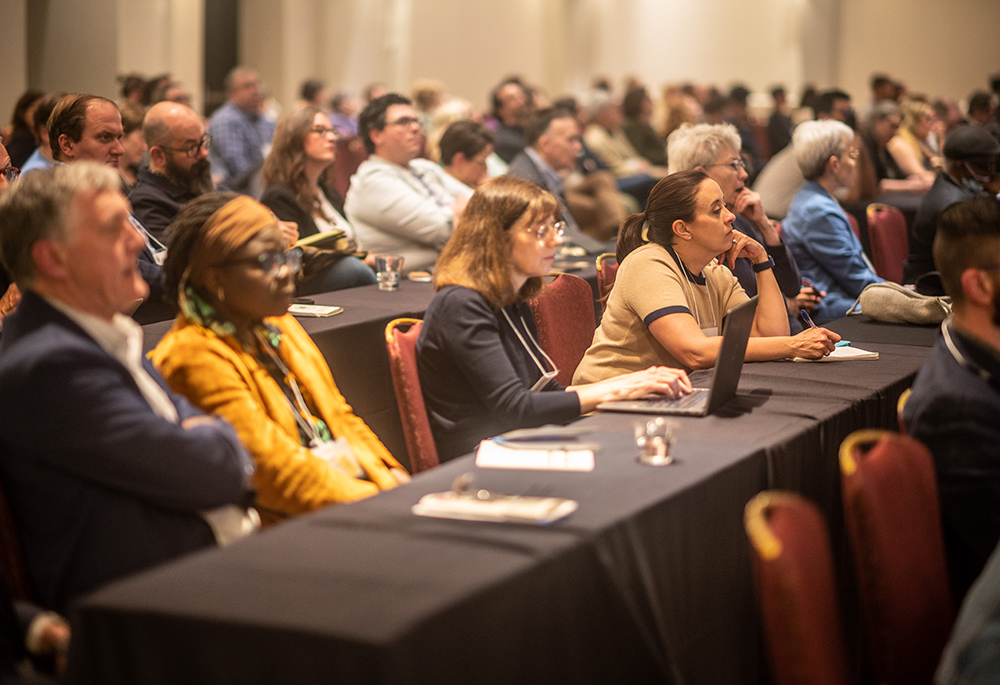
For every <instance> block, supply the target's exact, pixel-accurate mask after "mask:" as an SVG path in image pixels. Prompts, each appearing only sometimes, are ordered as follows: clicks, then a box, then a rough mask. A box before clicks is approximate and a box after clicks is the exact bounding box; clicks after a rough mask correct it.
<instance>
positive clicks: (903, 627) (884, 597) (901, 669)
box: [840, 430, 955, 685]
mask: <svg viewBox="0 0 1000 685" xmlns="http://www.w3.org/2000/svg"><path fill="white" fill-rule="evenodd" d="M840 475H841V484H842V491H843V498H844V519H845V522H846V524H847V533H848V538H849V540H850V543H851V548H852V552H853V555H854V563H855V567H856V569H857V578H858V587H859V595H860V597H861V609H862V616H863V617H864V626H865V633H866V637H867V642H868V650H869V652H870V654H871V659H872V666H873V668H874V670H875V676H876V682H878V683H885V684H886V685H904V684H905V685H917V684H920V683H930V682H932V679H933V676H934V670H935V668H936V667H937V664H938V661H939V660H940V658H941V652H942V650H943V649H944V646H945V643H946V642H947V640H948V635H949V633H950V631H951V627H952V623H953V622H954V619H955V612H954V608H953V604H952V598H951V589H950V588H949V585H948V570H947V565H946V561H945V552H944V539H943V536H942V533H941V514H940V509H939V507H938V493H937V480H936V478H935V474H934V464H933V461H932V459H931V454H930V452H929V451H928V450H927V448H926V447H924V445H922V444H921V443H920V442H918V441H917V440H914V439H913V438H910V437H907V436H905V435H900V434H898V433H893V432H890V431H883V430H861V431H855V432H854V433H851V434H850V435H848V436H847V438H845V439H844V442H843V443H842V444H841V446H840Z"/></svg>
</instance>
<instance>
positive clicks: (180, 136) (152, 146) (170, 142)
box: [128, 102, 215, 241]
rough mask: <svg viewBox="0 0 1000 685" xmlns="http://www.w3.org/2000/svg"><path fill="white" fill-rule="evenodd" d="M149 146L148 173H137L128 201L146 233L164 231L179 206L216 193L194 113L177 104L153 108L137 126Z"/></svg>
mask: <svg viewBox="0 0 1000 685" xmlns="http://www.w3.org/2000/svg"><path fill="white" fill-rule="evenodd" d="M142 134H143V136H144V137H145V138H146V145H148V146H149V169H140V170H139V175H138V180H137V181H136V185H135V188H134V189H133V190H132V192H131V193H130V194H129V196H128V199H129V201H130V202H131V203H132V211H133V212H134V213H135V216H137V217H138V218H139V220H140V221H142V223H143V225H144V226H145V227H146V229H147V230H148V231H149V232H150V233H152V234H153V235H154V236H156V238H157V239H159V240H161V241H164V237H163V232H164V231H165V230H166V228H167V226H169V225H170V222H172V221H173V220H174V217H175V216H177V212H179V211H180V209H181V207H182V206H183V205H184V204H185V203H186V202H188V201H189V200H193V199H194V198H196V197H198V196H199V195H203V194H205V193H208V192H211V191H213V190H215V184H214V183H213V182H212V174H211V167H210V163H209V161H208V149H209V146H210V144H211V140H212V139H211V138H210V137H209V136H208V135H207V134H206V133H205V127H204V126H203V125H202V123H201V118H200V117H199V116H198V115H197V114H195V112H194V110H192V109H191V108H190V107H187V106H185V105H182V104H178V103H176V102H160V103H158V104H155V105H153V106H152V107H151V108H150V109H149V112H147V113H146V118H145V120H144V121H143V124H142Z"/></svg>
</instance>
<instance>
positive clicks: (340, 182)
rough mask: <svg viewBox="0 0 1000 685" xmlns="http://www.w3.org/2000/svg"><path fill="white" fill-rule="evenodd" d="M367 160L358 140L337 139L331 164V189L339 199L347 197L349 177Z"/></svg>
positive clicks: (360, 141)
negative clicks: (335, 153) (338, 194)
mask: <svg viewBox="0 0 1000 685" xmlns="http://www.w3.org/2000/svg"><path fill="white" fill-rule="evenodd" d="M366 159H368V151H367V150H365V146H364V143H363V142H362V140H361V139H360V138H338V139H337V158H336V159H335V160H334V162H333V172H332V176H333V187H334V188H335V189H336V190H337V192H338V193H340V196H341V197H347V189H348V188H349V187H350V186H351V176H353V175H354V172H355V171H357V170H358V167H359V166H361V162H363V161H365V160H366Z"/></svg>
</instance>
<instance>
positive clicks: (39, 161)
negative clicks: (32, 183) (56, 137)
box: [21, 93, 65, 174]
mask: <svg viewBox="0 0 1000 685" xmlns="http://www.w3.org/2000/svg"><path fill="white" fill-rule="evenodd" d="M64 95H65V93H49V94H48V95H46V96H45V97H43V98H42V99H41V101H40V102H39V103H38V106H37V107H35V112H34V115H33V117H32V125H33V126H34V131H35V140H37V141H38V147H36V148H35V151H34V152H32V153H31V155H30V156H29V157H28V160H27V161H26V162H25V163H24V164H23V165H22V166H21V173H22V174H26V173H28V172H29V171H34V170H35V169H48V168H49V167H50V166H52V165H53V164H55V160H54V159H53V158H52V146H51V145H50V144H49V127H48V123H49V117H50V116H51V115H52V110H54V109H55V108H56V105H57V104H58V103H59V101H60V100H62V99H63V96H64Z"/></svg>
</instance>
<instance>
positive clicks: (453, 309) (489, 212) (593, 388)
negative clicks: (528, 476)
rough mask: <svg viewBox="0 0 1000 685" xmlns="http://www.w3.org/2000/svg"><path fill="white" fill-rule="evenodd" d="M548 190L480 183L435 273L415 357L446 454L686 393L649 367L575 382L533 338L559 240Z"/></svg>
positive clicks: (671, 373) (683, 384)
mask: <svg viewBox="0 0 1000 685" xmlns="http://www.w3.org/2000/svg"><path fill="white" fill-rule="evenodd" d="M558 214H559V205H558V204H557V202H556V199H555V197H553V196H552V194H551V193H548V192H547V191H544V190H542V189H541V188H540V187H538V186H537V185H535V184H534V183H531V182H529V181H525V180H523V179H519V178H515V177H513V176H500V177H498V178H494V179H492V180H490V181H487V182H486V183H485V184H483V185H482V186H480V187H479V188H478V189H477V190H476V192H475V193H474V194H473V196H472V198H471V199H470V200H469V203H468V205H466V208H465V212H464V213H463V214H462V217H461V219H460V220H459V222H458V224H457V225H456V227H455V232H454V233H453V234H452V237H451V239H450V240H449V241H448V244H447V245H445V247H444V249H443V250H442V251H441V256H440V257H439V258H438V262H437V267H436V269H435V272H434V287H435V288H436V289H437V294H436V295H435V296H434V299H433V300H432V301H431V304H430V306H429V307H428V308H427V313H426V315H425V319H424V324H423V328H422V329H421V331H420V337H419V339H418V340H417V364H418V370H419V373H420V383H421V387H422V389H423V393H424V399H425V401H426V405H427V412H428V417H429V418H430V422H431V428H432V430H433V433H434V440H435V442H436V444H437V448H438V453H439V455H440V457H441V459H444V460H447V459H453V458H455V457H458V456H460V455H462V454H465V453H467V452H469V451H471V450H472V449H474V448H475V446H476V444H477V443H478V442H479V441H480V440H481V439H483V438H486V437H489V436H492V435H497V434H499V433H503V432H505V431H508V430H511V429H514V428H527V427H531V426H540V425H542V424H545V423H553V422H556V423H559V422H565V421H569V420H571V419H574V418H576V417H577V416H579V415H580V414H581V413H585V412H589V411H591V410H593V409H594V408H595V407H596V406H597V404H598V403H600V402H604V401H606V400H611V399H631V398H635V397H640V396H644V395H648V394H651V393H658V394H663V395H668V396H671V397H676V396H678V395H680V394H682V393H685V392H689V391H690V389H691V384H690V382H689V381H688V378H687V375H686V374H685V373H684V372H683V371H680V370H677V369H667V368H662V367H660V368H655V367H654V368H649V369H643V370H641V371H638V372H637V373H633V374H629V375H626V376H621V377H619V378H616V379H614V380H612V381H607V382H604V383H595V384H592V385H574V386H570V387H568V388H564V387H562V386H560V385H559V384H558V383H557V382H556V381H555V375H556V372H557V370H556V369H555V367H554V366H553V364H552V361H551V360H550V359H549V358H548V356H547V355H546V354H545V352H544V350H542V349H541V347H540V346H539V344H538V341H537V339H536V333H537V329H536V327H535V320H534V317H533V316H532V314H531V308H530V307H529V306H528V300H529V299H531V298H532V297H535V296H536V295H538V293H539V292H541V290H542V278H543V277H544V276H546V275H547V274H548V273H549V269H550V268H551V266H552V261H553V259H554V258H555V254H556V249H557V248H558V247H559V245H560V244H561V243H562V232H563V224H562V222H557V221H556V217H557V216H558Z"/></svg>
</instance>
